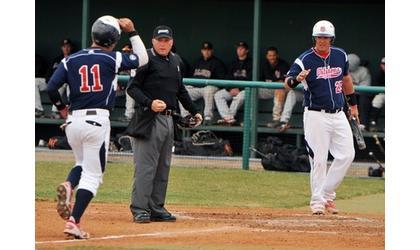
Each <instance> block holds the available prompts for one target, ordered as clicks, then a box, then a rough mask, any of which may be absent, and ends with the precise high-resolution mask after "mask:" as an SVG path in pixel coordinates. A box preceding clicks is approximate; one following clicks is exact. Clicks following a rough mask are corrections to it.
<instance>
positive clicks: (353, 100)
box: [346, 93, 357, 106]
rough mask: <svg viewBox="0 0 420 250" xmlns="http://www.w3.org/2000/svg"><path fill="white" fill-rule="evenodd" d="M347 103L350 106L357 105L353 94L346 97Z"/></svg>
mask: <svg viewBox="0 0 420 250" xmlns="http://www.w3.org/2000/svg"><path fill="white" fill-rule="evenodd" d="M346 99H347V102H348V103H349V104H350V106H354V105H357V98H356V95H355V94H354V93H352V94H350V95H346Z"/></svg>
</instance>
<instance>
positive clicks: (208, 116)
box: [203, 86, 219, 121]
mask: <svg viewBox="0 0 420 250" xmlns="http://www.w3.org/2000/svg"><path fill="white" fill-rule="evenodd" d="M218 90H219V88H218V87H216V86H206V87H204V88H203V99H204V120H205V121H209V120H212V119H213V110H214V95H215V93H216V92H217V91H218Z"/></svg>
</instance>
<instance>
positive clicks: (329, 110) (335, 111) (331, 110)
mask: <svg viewBox="0 0 420 250" xmlns="http://www.w3.org/2000/svg"><path fill="white" fill-rule="evenodd" d="M306 109H307V110H312V111H318V112H323V113H329V114H335V113H338V112H340V111H342V110H343V108H339V109H317V108H309V107H306Z"/></svg>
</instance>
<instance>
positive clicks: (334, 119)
mask: <svg viewBox="0 0 420 250" xmlns="http://www.w3.org/2000/svg"><path fill="white" fill-rule="evenodd" d="M312 37H313V41H314V47H313V48H311V49H309V50H307V51H305V52H304V53H302V54H301V55H300V56H299V57H298V58H297V59H296V60H295V62H294V63H293V65H292V67H291V68H290V70H289V72H288V73H287V75H288V77H287V78H286V80H285V83H286V84H285V86H286V87H287V88H294V87H296V86H297V85H298V84H299V83H300V82H302V83H303V86H304V106H305V111H304V113H303V124H304V133H305V143H306V148H307V150H308V153H309V156H310V157H309V159H310V163H311V174H310V176H311V190H312V197H311V202H310V207H311V209H312V213H313V214H318V215H320V214H324V213H325V211H328V212H331V213H334V214H335V213H338V210H337V208H336V207H335V204H334V199H335V196H336V194H335V189H336V188H337V187H338V186H339V185H340V183H341V182H342V180H343V178H344V176H345V174H346V172H347V170H348V168H349V167H350V164H351V163H352V161H353V159H354V146H353V136H352V131H351V129H350V125H349V122H348V120H347V117H346V114H345V113H344V112H343V106H344V103H345V100H344V95H343V92H344V94H345V95H346V98H347V99H348V102H349V104H350V107H349V108H350V112H351V115H352V116H354V117H356V118H357V119H358V116H359V113H358V109H357V101H356V97H355V95H354V88H353V82H352V79H351V76H350V75H349V73H348V70H349V62H348V59H347V54H346V52H344V50H342V49H340V48H336V47H333V46H332V42H333V40H334V38H335V28H334V26H333V24H332V23H330V22H329V21H325V20H322V21H319V22H317V23H316V24H315V25H314V27H313V31H312ZM328 151H329V152H330V153H331V155H332V156H333V157H334V160H333V162H332V164H331V166H330V168H329V170H328V173H327V159H328Z"/></svg>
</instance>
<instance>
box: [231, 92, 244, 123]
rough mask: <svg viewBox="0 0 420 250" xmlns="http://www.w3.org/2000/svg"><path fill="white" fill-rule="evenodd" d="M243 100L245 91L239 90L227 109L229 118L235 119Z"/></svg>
mask: <svg viewBox="0 0 420 250" xmlns="http://www.w3.org/2000/svg"><path fill="white" fill-rule="evenodd" d="M244 100H245V90H241V91H240V92H239V93H238V94H237V95H236V96H234V97H233V100H232V102H231V104H230V107H229V113H230V116H231V117H233V118H235V117H236V113H237V112H238V109H239V108H240V107H242V105H243V104H244Z"/></svg>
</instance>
